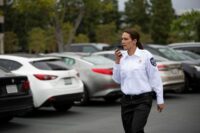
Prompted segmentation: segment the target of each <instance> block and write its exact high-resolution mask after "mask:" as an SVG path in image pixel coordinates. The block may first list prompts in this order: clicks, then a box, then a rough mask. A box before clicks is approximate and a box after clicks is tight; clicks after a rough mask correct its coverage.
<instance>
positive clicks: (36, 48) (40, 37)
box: [28, 28, 46, 53]
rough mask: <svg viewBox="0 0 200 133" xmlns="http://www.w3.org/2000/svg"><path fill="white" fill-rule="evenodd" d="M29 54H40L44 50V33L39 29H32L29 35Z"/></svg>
mask: <svg viewBox="0 0 200 133" xmlns="http://www.w3.org/2000/svg"><path fill="white" fill-rule="evenodd" d="M28 34H29V38H28V42H29V43H28V48H29V53H40V52H45V50H46V39H45V37H46V36H45V31H44V30H43V29H41V28H33V29H32V30H31V31H30V32H29V33H28Z"/></svg>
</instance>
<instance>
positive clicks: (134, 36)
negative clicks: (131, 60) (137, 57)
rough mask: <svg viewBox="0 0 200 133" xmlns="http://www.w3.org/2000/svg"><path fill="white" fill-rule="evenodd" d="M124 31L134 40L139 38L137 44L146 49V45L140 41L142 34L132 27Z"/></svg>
mask: <svg viewBox="0 0 200 133" xmlns="http://www.w3.org/2000/svg"><path fill="white" fill-rule="evenodd" d="M124 32H126V33H128V34H129V35H130V37H131V39H132V40H134V39H136V40H137V43H136V45H137V47H138V48H139V49H144V47H143V46H142V43H141V42H140V35H139V33H138V32H136V31H134V30H131V29H127V30H124Z"/></svg>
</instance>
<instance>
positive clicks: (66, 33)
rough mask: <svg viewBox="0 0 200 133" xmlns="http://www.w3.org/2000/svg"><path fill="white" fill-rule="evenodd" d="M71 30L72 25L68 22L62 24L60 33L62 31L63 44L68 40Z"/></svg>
mask: <svg viewBox="0 0 200 133" xmlns="http://www.w3.org/2000/svg"><path fill="white" fill-rule="evenodd" d="M72 28H73V25H72V24H71V23H69V22H66V23H63V25H62V31H63V38H64V44H66V43H67V40H68V39H69V34H70V32H71V30H72Z"/></svg>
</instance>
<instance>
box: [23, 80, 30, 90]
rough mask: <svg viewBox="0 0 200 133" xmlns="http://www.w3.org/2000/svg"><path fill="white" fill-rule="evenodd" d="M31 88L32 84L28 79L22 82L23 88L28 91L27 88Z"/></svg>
mask: <svg viewBox="0 0 200 133" xmlns="http://www.w3.org/2000/svg"><path fill="white" fill-rule="evenodd" d="M29 89H30V84H29V81H28V80H26V81H24V82H23V83H22V90H23V91H27V90H29Z"/></svg>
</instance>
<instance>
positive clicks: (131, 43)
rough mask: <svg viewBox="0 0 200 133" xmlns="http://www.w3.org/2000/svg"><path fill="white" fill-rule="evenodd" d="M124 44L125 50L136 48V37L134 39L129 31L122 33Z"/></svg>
mask: <svg viewBox="0 0 200 133" xmlns="http://www.w3.org/2000/svg"><path fill="white" fill-rule="evenodd" d="M121 43H122V46H123V49H124V50H129V49H131V48H134V47H135V45H136V39H134V40H132V39H131V36H130V34H128V33H127V32H124V33H123V34H122V42H121Z"/></svg>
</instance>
